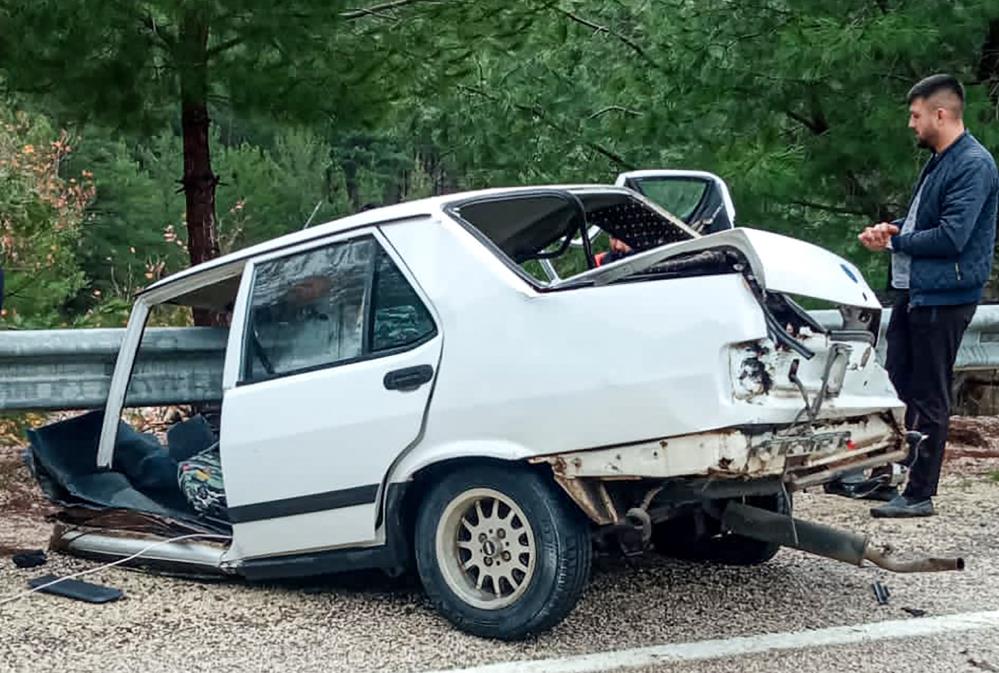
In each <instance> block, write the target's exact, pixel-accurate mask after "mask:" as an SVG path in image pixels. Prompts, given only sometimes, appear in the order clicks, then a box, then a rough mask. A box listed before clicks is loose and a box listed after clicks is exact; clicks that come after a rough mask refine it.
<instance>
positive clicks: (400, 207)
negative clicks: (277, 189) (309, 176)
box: [139, 184, 632, 295]
mask: <svg viewBox="0 0 999 673" xmlns="http://www.w3.org/2000/svg"><path fill="white" fill-rule="evenodd" d="M539 190H544V191H554V190H559V191H571V192H574V193H581V192H587V191H599V192H618V193H629V194H630V193H632V192H631V190H630V189H627V188H625V187H618V186H615V185H602V184H575V185H535V186H525V187H496V188H492V189H480V190H476V191H468V192H457V193H454V194H446V195H443V196H432V197H429V198H425V199H418V200H415V201H405V202H403V203H398V204H395V205H391V206H384V207H382V208H372V209H371V210H366V211H362V212H360V213H356V214H354V215H347V216H345V217H341V218H337V219H335V220H331V221H329V222H325V223H323V224H317V225H316V226H314V227H309V228H308V229H302V230H301V231H295V232H292V233H290V234H285V235H284V236H279V237H277V238H272V239H270V240H267V241H264V242H262V243H257V244H256V245H251V246H248V247H246V248H242V249H240V250H236V251H235V252H231V253H229V254H226V255H221V256H219V257H216V258H215V259H211V260H209V261H207V262H203V263H201V264H197V265H195V266H192V267H189V268H187V269H184V270H182V271H178V272H177V273H174V274H171V275H169V276H167V277H166V278H162V279H160V280H158V281H156V282H155V283H151V284H150V285H148V286H146V287H145V288H144V289H143V290H141V291H140V292H139V294H140V295H142V294H145V293H147V292H151V291H153V290H160V289H162V288H164V287H166V286H168V285H172V284H174V283H177V282H180V281H186V280H192V279H193V278H194V277H196V276H199V275H201V274H205V273H208V272H211V271H214V270H217V269H220V268H222V267H225V266H229V265H232V264H238V263H245V262H246V260H248V259H250V258H252V257H257V256H259V255H263V254H266V253H269V252H273V251H275V250H280V249H282V248H287V247H290V246H293V245H297V244H299V243H305V242H307V241H311V240H313V239H316V238H323V237H326V236H331V235H334V234H338V233H340V232H344V231H350V230H351V229H359V228H361V227H367V226H371V225H376V224H387V223H391V222H398V221H403V220H411V219H421V218H430V217H433V216H435V215H437V214H439V213H440V212H441V211H442V210H443V209H444V208H446V207H447V206H449V205H452V204H455V203H461V202H463V201H469V200H475V199H480V198H490V197H497V196H507V195H509V196H515V195H517V194H518V193H531V192H537V191H539Z"/></svg>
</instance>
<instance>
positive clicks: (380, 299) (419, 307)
mask: <svg viewBox="0 0 999 673" xmlns="http://www.w3.org/2000/svg"><path fill="white" fill-rule="evenodd" d="M373 305H374V315H373V326H372V330H371V350H372V351H374V352H376V353H377V352H380V351H387V350H394V349H396V348H404V347H406V346H410V345H412V344H415V343H417V342H419V341H422V340H423V339H426V338H427V337H429V336H432V335H433V334H435V333H436V331H437V328H436V327H435V326H434V321H433V319H432V318H431V317H430V312H429V311H428V310H427V307H426V306H424V305H423V302H422V301H420V298H419V297H418V296H417V294H416V291H415V290H413V288H412V287H411V286H410V285H409V282H408V281H407V280H406V278H405V277H404V276H403V275H402V272H401V271H399V268H398V267H396V265H395V263H394V262H392V258H391V257H389V256H388V253H386V252H385V251H384V250H381V249H379V251H378V261H377V263H376V265H375V283H374V300H373Z"/></svg>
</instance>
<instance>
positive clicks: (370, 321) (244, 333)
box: [233, 227, 441, 387]
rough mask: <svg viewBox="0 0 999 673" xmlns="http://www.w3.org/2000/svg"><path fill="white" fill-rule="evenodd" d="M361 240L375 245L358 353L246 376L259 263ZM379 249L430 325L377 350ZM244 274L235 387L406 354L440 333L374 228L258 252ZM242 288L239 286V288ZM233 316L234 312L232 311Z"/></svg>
mask: <svg viewBox="0 0 999 673" xmlns="http://www.w3.org/2000/svg"><path fill="white" fill-rule="evenodd" d="M363 239H371V240H372V242H373V243H374V245H375V246H376V248H375V251H374V254H373V255H372V259H371V262H370V263H369V264H368V269H367V272H366V277H365V296H364V298H363V299H362V310H363V311H364V317H363V320H362V333H361V354H360V355H358V356H356V357H352V358H344V359H342V360H337V361H335V362H329V363H321V364H316V365H309V366H307V367H299V368H298V369H294V370H292V371H288V372H279V373H274V374H268V375H265V376H263V377H257V378H253V379H248V378H247V376H246V374H247V362H248V358H250V357H253V354H252V353H251V352H250V350H249V349H250V339H249V338H248V337H249V330H250V318H251V312H250V303H251V302H252V300H253V287H254V284H255V281H256V274H257V268H258V267H259V265H261V264H264V263H266V262H269V261H272V260H275V259H282V258H285V257H291V256H293V255H300V254H305V253H308V252H310V251H313V250H317V249H320V248H324V247H328V246H332V245H338V244H349V243H353V242H355V241H360V240H363ZM379 251H381V252H383V253H385V254H386V255H388V258H389V259H390V260H391V262H392V263H393V264H394V265H395V266H396V268H397V269H398V270H399V272H400V273H401V274H402V277H403V279H404V280H405V281H406V283H407V284H408V285H409V287H410V289H412V290H413V294H414V295H415V296H416V298H417V299H418V300H419V301H420V303H421V304H423V307H424V308H425V309H426V311H427V314H428V315H429V316H430V321H431V324H432V329H431V330H430V331H429V332H428V333H427V334H425V335H423V336H422V337H420V338H419V339H417V340H416V341H413V342H411V343H408V344H405V345H403V346H399V347H396V348H391V349H385V350H380V351H373V350H371V342H372V334H371V330H372V329H373V328H374V303H373V301H372V297H373V284H374V270H375V265H376V262H377V259H378V253H379ZM243 273H244V274H245V277H244V279H243V281H244V282H245V283H246V284H247V286H248V287H247V291H246V292H245V294H243V293H241V294H243V296H242V297H241V298H240V299H239V304H240V308H241V309H242V316H241V320H242V325H241V326H240V337H239V339H240V341H239V357H238V363H237V369H236V380H235V382H234V384H233V385H234V386H235V387H244V386H252V385H257V384H261V383H267V382H270V381H275V380H278V379H284V378H288V377H291V376H300V375H303V374H309V373H312V372H316V371H322V370H326V369H335V368H339V367H343V366H347V365H353V364H358V363H361V362H368V361H370V360H377V359H379V358H386V357H391V356H393V355H398V354H400V353H405V352H407V351H411V350H414V349H416V348H419V347H420V346H422V345H423V344H425V343H427V342H429V341H432V340H433V339H435V338H436V337H437V336H438V335H439V334H440V331H441V330H440V322H439V320H438V317H437V314H436V312H435V310H434V308H433V305H432V303H431V302H430V301H429V298H428V297H427V296H426V294H425V293H424V292H423V291H422V289H420V288H419V286H418V285H417V283H416V282H415V279H414V278H413V277H412V274H410V273H409V270H408V269H407V268H406V267H405V264H403V263H402V260H401V258H400V257H399V256H398V253H397V252H396V251H395V250H394V249H393V248H392V246H391V244H390V243H389V242H388V240H387V239H386V238H385V237H384V235H382V233H381V232H380V231H379V230H378V229H377V228H376V227H366V228H364V229H357V230H352V231H350V232H344V233H341V234H338V235H335V236H330V237H324V238H321V239H316V240H313V241H309V242H308V243H307V244H303V245H300V246H295V247H292V248H285V249H282V250H279V251H274V252H272V253H269V254H266V255H261V256H259V257H256V258H253V259H251V260H249V262H248V263H247V265H246V268H245V269H244V271H243ZM241 289H242V288H241ZM234 317H235V314H234Z"/></svg>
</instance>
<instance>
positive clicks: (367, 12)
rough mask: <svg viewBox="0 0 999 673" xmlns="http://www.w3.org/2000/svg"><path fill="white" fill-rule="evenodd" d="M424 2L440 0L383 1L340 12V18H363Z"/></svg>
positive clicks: (435, 2) (437, 1) (349, 19)
mask: <svg viewBox="0 0 999 673" xmlns="http://www.w3.org/2000/svg"><path fill="white" fill-rule="evenodd" d="M423 2H433V3H434V4H437V3H439V2H440V0H392V1H391V2H383V3H381V4H380V5H371V6H370V7H361V8H359V9H354V10H351V11H349V12H340V18H341V19H345V20H347V21H352V20H354V19H363V18H364V17H367V16H379V13H380V12H384V11H385V10H387V9H398V8H399V7H405V6H406V5H415V4H419V3H423Z"/></svg>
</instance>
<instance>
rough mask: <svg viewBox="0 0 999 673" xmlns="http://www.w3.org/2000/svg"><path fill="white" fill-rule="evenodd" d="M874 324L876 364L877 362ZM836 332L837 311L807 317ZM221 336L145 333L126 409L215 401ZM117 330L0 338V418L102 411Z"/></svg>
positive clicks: (966, 345)
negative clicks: (22, 413) (10, 413)
mask: <svg viewBox="0 0 999 673" xmlns="http://www.w3.org/2000/svg"><path fill="white" fill-rule="evenodd" d="M890 314H891V311H890V309H886V310H885V311H884V313H883V315H882V320H881V337H882V338H881V339H880V340H879V342H878V359H879V360H880V361H881V362H884V354H885V340H884V331H885V329H886V328H887V326H888V320H889V317H890ZM812 315H813V316H814V317H815V318H816V319H817V320H818V321H819V322H820V323H821V324H823V325H827V326H830V327H836V326H838V325H839V322H838V321H839V320H840V317H839V313H838V312H837V311H813V312H812ZM227 331H228V330H227V329H225V328H213V327H167V328H153V329H150V330H147V332H146V334H145V335H144V337H143V340H142V345H141V347H140V348H139V355H138V359H137V361H136V365H135V373H134V374H133V378H132V382H131V384H130V385H129V390H128V395H127V397H126V404H127V405H130V406H151V405H157V404H171V403H179V402H212V401H217V400H218V399H219V398H220V397H221V393H222V364H223V360H224V354H225V346H226V334H227ZM124 334H125V330H124V329H88V330H39V331H6V332H0V411H18V410H58V409H94V408H101V407H103V406H104V402H105V400H106V399H107V393H108V387H109V385H110V382H111V373H112V372H113V370H114V364H115V359H116V358H117V356H118V349H119V347H120V345H121V340H122V338H123V336H124ZM955 370H956V371H959V372H971V371H976V370H999V305H994V306H991V305H990V306H980V307H979V308H978V311H977V312H976V313H975V317H974V319H973V320H972V322H971V325H970V326H969V327H968V331H967V332H966V333H965V335H964V340H963V341H962V342H961V348H960V350H959V351H958V355H957V364H956V366H955Z"/></svg>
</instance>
